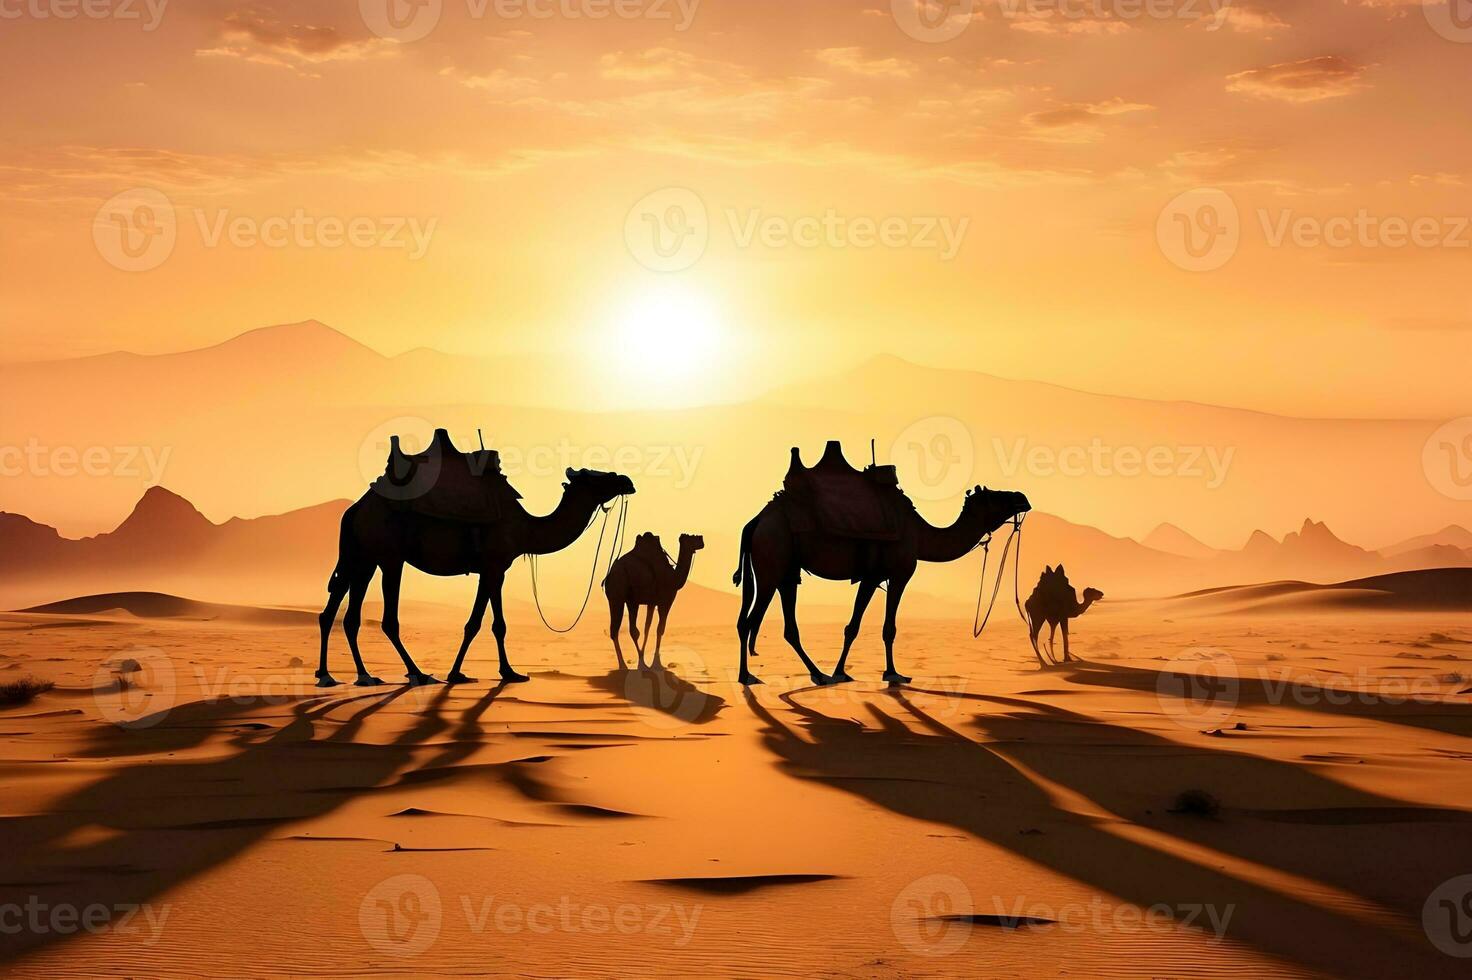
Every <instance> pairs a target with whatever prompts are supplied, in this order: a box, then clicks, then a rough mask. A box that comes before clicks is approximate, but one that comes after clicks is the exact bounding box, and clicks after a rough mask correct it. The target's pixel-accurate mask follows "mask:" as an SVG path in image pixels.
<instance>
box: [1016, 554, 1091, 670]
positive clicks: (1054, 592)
mask: <svg viewBox="0 0 1472 980" xmlns="http://www.w3.org/2000/svg"><path fill="white" fill-rule="evenodd" d="M1102 598H1104V593H1102V592H1100V591H1099V590H1098V589H1084V599H1083V601H1082V602H1080V601H1079V599H1078V591H1077V590H1075V589H1074V587H1073V586H1072V585H1070V584H1069V583H1068V573H1067V572H1065V571H1064V570H1063V566H1062V565H1059V566H1058V567H1057V568H1056V569H1055V568H1053V567H1052V566H1051V565H1049V566H1048V567H1047V568H1046V569H1045V570H1044V571H1043V574H1042V575H1041V576H1039V577H1038V584H1037V585H1036V586H1034V587H1033V590H1032V595H1030V596H1028V597H1027V602H1026V603H1024V608H1025V609H1026V610H1027V620H1028V639H1030V640H1031V641H1032V651H1033V653H1035V654H1037V658H1038V663H1040V664H1043V665H1044V666H1047V661H1045V660H1044V659H1043V652H1042V650H1040V649H1039V648H1038V634H1039V633H1041V632H1042V630H1043V624H1044V623H1047V624H1048V655H1049V656H1050V657H1052V656H1053V638H1054V637H1055V636H1056V635H1057V633H1058V630H1059V628H1060V627H1061V628H1062V630H1063V661H1064V662H1065V663H1067V662H1069V661H1071V660H1073V654H1071V653H1070V652H1069V649H1068V621H1069V620H1070V619H1077V618H1078V617H1080V616H1082V615H1083V614H1084V612H1085V610H1087V609H1088V608H1089V607H1090V606H1092V605H1093V604H1094V603H1096V602H1098V601H1099V600H1100V599H1102ZM1054 662H1055V663H1056V662H1057V661H1056V659H1055V661H1054Z"/></svg>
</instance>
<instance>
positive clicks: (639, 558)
mask: <svg viewBox="0 0 1472 980" xmlns="http://www.w3.org/2000/svg"><path fill="white" fill-rule="evenodd" d="M704 547H705V538H703V537H701V536H700V535H698V534H682V535H680V558H679V561H678V563H677V564H675V565H673V566H671V565H670V560H669V557H668V556H667V555H666V554H665V553H664V548H663V547H661V546H660V543H659V538H657V537H655V536H654V535H652V534H649V535H640V536H639V539H638V540H637V541H636V542H635V545H634V549H633V550H632V551H630V552H629V553H628V554H626V555H621V556H620V557H619V559H618V561H616V562H614V563H613V567H612V568H611V569H609V572H608V578H606V579H604V580H603V591H604V592H605V593H606V594H607V596H608V635H609V636H611V637H612V638H613V652H614V653H615V654H617V655H618V665H619V667H620V668H626V667H627V664H625V663H624V652H623V650H622V649H620V648H619V645H618V630H619V627H620V626H621V625H623V619H624V607H625V606H627V607H628V610H629V636H630V637H632V638H633V641H634V652H635V653H637V654H638V655H639V669H640V670H643V669H644V650H645V648H646V647H648V645H649V624H650V621H651V620H652V619H653V618H654V610H655V609H656V608H658V609H659V632H658V633H656V634H655V637H654V659H653V661H651V666H652V667H653V668H654V669H655V670H661V669H663V668H662V666H661V665H660V662H659V647H660V644H661V643H662V642H663V641H664V625H665V619H666V617H668V616H669V614H670V607H671V606H673V605H674V603H675V595H676V593H678V592H679V591H680V590H681V589H683V588H684V587H685V583H686V581H688V580H689V578H690V565H691V563H692V562H693V561H694V560H695V552H697V551H699V550H701V549H702V548H704ZM640 606H648V607H649V608H648V609H647V610H646V611H645V614H644V646H640V645H639V627H638V618H639V607H640Z"/></svg>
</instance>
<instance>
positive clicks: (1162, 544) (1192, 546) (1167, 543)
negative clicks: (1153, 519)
mask: <svg viewBox="0 0 1472 980" xmlns="http://www.w3.org/2000/svg"><path fill="white" fill-rule="evenodd" d="M1140 543H1141V544H1143V545H1144V546H1145V547H1147V548H1153V549H1154V550H1156V551H1163V552H1165V553H1166V554H1168V555H1179V556H1180V557H1182V558H1212V557H1215V556H1216V554H1217V550H1216V549H1215V548H1213V547H1210V546H1209V545H1205V544H1202V543H1201V542H1200V541H1197V540H1196V539H1195V538H1193V537H1191V535H1189V534H1187V533H1186V532H1185V531H1182V530H1181V529H1180V528H1178V527H1176V526H1175V525H1174V524H1160V525H1157V526H1156V528H1155V530H1153V531H1151V532H1150V533H1149V534H1147V535H1145V537H1144V538H1142V539H1141V541H1140Z"/></svg>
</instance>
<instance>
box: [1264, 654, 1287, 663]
mask: <svg viewBox="0 0 1472 980" xmlns="http://www.w3.org/2000/svg"><path fill="white" fill-rule="evenodd" d="M1287 659H1288V658H1287V657H1285V656H1283V655H1282V654H1281V653H1270V654H1268V662H1269V663H1277V662H1278V661H1279V660H1287Z"/></svg>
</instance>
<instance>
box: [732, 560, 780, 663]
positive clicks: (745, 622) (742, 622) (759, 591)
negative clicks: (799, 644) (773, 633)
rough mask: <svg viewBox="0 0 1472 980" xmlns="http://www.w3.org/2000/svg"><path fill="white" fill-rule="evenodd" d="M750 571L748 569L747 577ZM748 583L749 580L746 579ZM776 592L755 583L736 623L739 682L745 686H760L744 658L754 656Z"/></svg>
mask: <svg viewBox="0 0 1472 980" xmlns="http://www.w3.org/2000/svg"><path fill="white" fill-rule="evenodd" d="M749 574H750V570H749V569H748V575H749ZM747 581H750V578H748V579H747ZM776 592H777V590H776V589H774V588H771V587H770V586H764V585H762V584H760V583H757V585H756V586H755V588H754V589H753V590H752V596H751V607H750V608H749V609H748V610H746V611H744V612H743V613H742V614H741V618H740V619H738V620H737V621H736V632H737V633H738V634H739V635H740V637H741V676H740V681H741V683H742V684H744V685H746V686H750V685H752V684H760V683H761V682H762V681H761V678H759V677H757V676H756V675H755V674H753V673H752V672H751V671H749V670H747V669H746V658H747V657H748V656H752V657H755V656H756V640H757V637H758V636H760V635H761V632H762V620H763V619H764V618H766V615H767V607H768V606H770V605H771V604H772V596H774V595H775V594H776Z"/></svg>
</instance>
